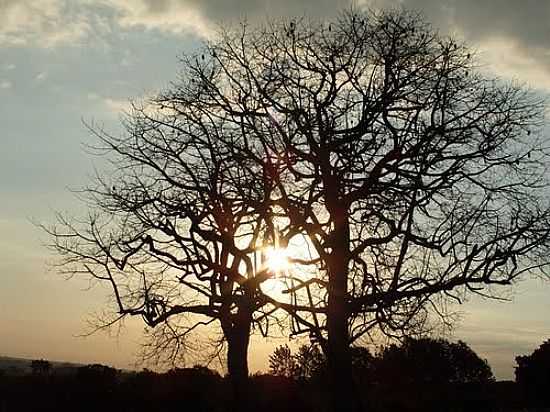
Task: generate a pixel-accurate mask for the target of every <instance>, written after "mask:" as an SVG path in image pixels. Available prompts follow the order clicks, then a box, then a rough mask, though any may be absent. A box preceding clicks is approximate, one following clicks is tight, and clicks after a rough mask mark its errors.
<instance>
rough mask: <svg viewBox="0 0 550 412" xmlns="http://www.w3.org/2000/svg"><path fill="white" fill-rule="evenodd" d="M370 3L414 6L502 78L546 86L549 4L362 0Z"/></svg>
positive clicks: (549, 80)
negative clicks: (473, 50) (463, 42)
mask: <svg viewBox="0 0 550 412" xmlns="http://www.w3.org/2000/svg"><path fill="white" fill-rule="evenodd" d="M367 2H368V3H369V4H370V5H373V6H375V7H396V6H398V7H401V6H403V7H406V8H408V9H412V10H419V11H420V12H422V13H423V14H424V15H425V17H426V19H427V20H428V21H429V22H431V23H432V24H433V26H434V27H435V28H437V29H439V30H440V31H441V32H443V33H450V34H452V35H458V36H459V37H462V38H464V39H465V40H466V41H467V42H468V43H469V44H470V45H472V46H473V47H475V48H477V49H479V50H480V51H481V58H482V63H483V64H486V65H488V66H490V67H491V68H492V71H493V72H495V73H497V74H498V75H500V76H502V77H507V78H513V79H519V80H521V81H524V82H527V83H530V84H531V85H532V86H533V87H537V88H541V89H546V90H547V91H549V90H550V43H548V39H549V38H550V24H549V23H548V22H549V21H550V2H547V1H540V0H524V1H516V0H484V1H478V0H460V1H456V0H370V1H369V0H367Z"/></svg>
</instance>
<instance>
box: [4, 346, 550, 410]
mask: <svg viewBox="0 0 550 412" xmlns="http://www.w3.org/2000/svg"><path fill="white" fill-rule="evenodd" d="M320 353H321V352H320V351H319V350H318V348H316V347H315V346H302V347H300V348H299V349H298V351H297V352H296V353H292V352H291V350H290V349H289V348H288V347H287V346H281V347H279V348H277V349H276V350H275V352H274V353H273V355H272V356H271V357H270V373H269V374H258V375H253V376H252V377H251V380H250V400H249V401H250V406H251V408H252V410H258V411H262V412H269V411H300V412H308V411H324V410H327V405H328V399H327V396H328V395H327V393H328V391H327V386H328V385H330V383H329V382H328V378H327V374H326V373H325V372H324V368H325V366H324V364H325V361H324V358H323V356H322V355H321V354H320ZM549 355H550V341H547V342H545V343H543V345H541V347H540V348H538V349H537V350H536V351H535V352H533V354H531V355H527V356H521V357H518V358H517V359H516V360H517V363H518V366H517V367H516V382H511V381H506V382H496V381H495V380H494V377H493V375H492V372H491V370H490V367H489V366H488V364H487V363H486V362H485V361H483V360H481V359H480V358H479V357H478V356H477V355H476V354H475V352H473V351H472V350H471V349H470V348H469V347H468V345H466V344H465V343H464V342H458V343H451V342H448V341H445V340H442V339H408V340H406V341H405V342H403V344H402V345H391V346H389V347H386V348H385V349H383V350H382V351H380V352H379V353H377V354H372V353H370V352H369V351H368V350H367V349H366V348H355V349H354V351H353V364H354V379H355V384H356V396H357V397H358V399H359V400H360V401H361V404H362V405H363V408H364V410H365V411H373V412H383V411H384V412H385V411H396V412H397V411H456V412H459V411H502V412H504V411H520V410H521V411H525V410H533V411H534V410H537V411H539V410H545V409H544V408H546V407H550V393H549V392H550V391H548V388H550V356H549ZM29 366H30V368H29V369H28V370H27V372H28V373H26V374H21V373H14V372H15V370H14V369H13V367H12V368H11V369H7V370H0V412H11V411H26V410H40V411H54V410H55V411H62V410H78V411H82V410H84V411H92V410H94V411H128V412H130V411H134V412H137V411H163V410H176V409H177V410H188V411H212V412H214V411H220V412H222V411H228V410H229V409H230V405H231V390H230V385H229V382H228V380H227V378H225V377H222V376H221V375H220V374H219V373H218V372H215V371H213V370H211V369H208V368H206V367H203V366H194V367H192V368H175V369H172V370H170V371H168V372H166V373H155V372H152V371H149V370H146V369H144V370H143V371H141V372H128V371H120V370H117V369H114V368H111V367H109V366H104V365H97V364H96V365H86V366H74V367H70V366H66V365H65V366H62V367H54V366H52V364H51V363H50V362H48V361H47V360H35V361H32V362H31V363H30V365H29ZM549 410H550V409H549Z"/></svg>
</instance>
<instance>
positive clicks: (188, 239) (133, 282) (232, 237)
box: [45, 78, 284, 410]
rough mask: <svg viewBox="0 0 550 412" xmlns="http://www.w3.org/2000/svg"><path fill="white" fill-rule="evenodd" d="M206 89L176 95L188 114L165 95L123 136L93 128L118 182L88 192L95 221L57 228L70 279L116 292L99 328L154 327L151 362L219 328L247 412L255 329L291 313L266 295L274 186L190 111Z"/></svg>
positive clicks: (134, 118) (218, 121) (213, 122)
mask: <svg viewBox="0 0 550 412" xmlns="http://www.w3.org/2000/svg"><path fill="white" fill-rule="evenodd" d="M194 81H195V79H194V78H193V79H192V80H191V81H190V82H189V89H186V90H183V89H179V90H178V93H179V94H178V96H177V98H176V97H172V96H171V97H170V98H174V99H177V102H178V106H173V107H170V108H168V107H167V103H168V102H166V96H164V95H159V96H157V97H156V98H153V99H151V100H150V101H149V102H147V103H146V104H144V105H142V106H137V105H135V106H134V107H133V110H132V112H130V113H128V114H127V116H126V120H125V124H124V126H125V129H126V132H125V133H124V134H123V135H122V136H120V137H117V136H113V135H109V134H108V133H107V132H105V131H104V130H102V129H100V128H96V127H91V128H90V130H91V131H92V133H94V134H95V135H96V137H97V138H98V139H99V144H98V145H97V146H95V147H93V148H92V149H93V150H97V151H98V153H99V154H101V155H104V154H105V155H107V156H108V158H109V159H110V161H111V163H112V166H113V168H112V173H111V174H110V175H108V174H107V173H106V172H105V173H103V174H98V175H97V179H96V181H95V183H93V184H92V185H90V186H89V187H87V188H86V189H84V190H83V192H82V197H83V198H84V200H85V201H86V202H88V204H89V205H90V206H91V211H90V213H89V215H88V216H87V217H86V218H85V219H83V220H76V219H68V218H66V217H64V216H63V215H61V214H60V215H58V223H57V225H55V226H53V227H46V228H45V229H46V230H47V231H48V233H49V234H50V235H52V237H53V239H54V244H53V245H52V246H53V248H54V250H55V251H56V252H57V253H59V254H60V255H61V257H62V259H61V261H60V262H59V267H60V270H61V271H62V272H64V273H67V274H70V275H84V276H87V277H91V278H92V279H93V280H96V281H100V282H104V283H107V284H108V285H109V286H110V288H111V290H112V298H113V302H114V304H115V307H114V310H113V313H114V318H111V319H107V320H104V319H103V320H102V319H100V324H99V327H104V326H109V325H111V324H114V323H115V322H118V321H119V320H121V319H123V318H124V317H126V316H141V317H142V318H143V320H144V321H145V323H146V324H147V325H148V326H150V327H151V328H153V329H152V331H151V335H150V337H151V338H152V340H151V341H150V342H149V343H148V344H147V347H146V349H145V351H146V353H147V355H148V356H155V355H159V354H160V355H161V356H163V357H164V358H170V359H173V358H176V357H177V356H178V355H180V354H181V353H182V352H189V351H190V350H191V349H192V347H193V343H194V342H196V341H197V334H196V333H195V332H197V331H198V330H199V329H200V328H201V327H202V328H203V329H204V328H206V330H205V332H204V333H206V334H209V335H212V334H215V329H214V328H212V327H210V326H211V325H213V324H214V323H219V326H220V327H221V331H222V335H223V338H224V339H225V341H226V343H227V368H228V372H229V376H230V378H231V382H232V384H233V388H234V397H235V408H236V409H237V410H243V409H246V407H247V380H248V363H247V354H248V345H249V338H250V334H251V332H252V328H253V327H255V326H256V325H257V326H258V327H259V330H260V332H261V333H263V334H264V335H265V334H267V333H268V328H269V325H270V322H269V320H270V315H271V313H272V312H273V311H274V310H275V309H276V308H277V307H279V306H280V305H278V304H277V305H274V304H276V301H275V300H274V299H272V298H270V297H269V296H267V295H264V294H263V292H262V290H261V289H260V284H261V283H262V282H263V281H265V280H267V279H269V277H270V276H271V275H272V274H273V273H272V271H271V270H270V268H269V267H268V264H269V261H268V260H269V256H266V253H269V248H272V247H273V246H274V245H275V244H276V233H275V232H274V231H273V225H272V222H271V219H272V217H271V216H270V213H269V212H268V205H267V204H266V202H268V201H270V198H271V197H270V194H269V191H270V184H271V183H270V177H269V175H267V174H264V175H263V177H262V172H261V170H259V171H258V170H254V167H256V168H257V166H255V165H249V163H250V162H249V161H248V160H247V159H241V158H239V157H238V156H234V153H233V152H232V151H231V148H230V146H228V145H227V143H225V142H224V141H223V140H221V139H219V134H223V133H224V132H225V131H224V128H225V126H224V119H223V117H220V116H219V114H218V113H216V112H215V111H214V110H213V111H206V112H205V111H203V110H197V111H196V110H195V109H196V106H194V105H190V104H186V103H185V99H188V100H189V101H194V100H195V99H196V98H197V96H200V94H201V93H202V87H203V86H200V85H199V86H196V85H195V84H194ZM258 173H259V175H260V177H259V178H258ZM243 199H246V202H245V201H243ZM283 306H284V304H283ZM279 321H280V319H277V322H279ZM160 352H164V353H160Z"/></svg>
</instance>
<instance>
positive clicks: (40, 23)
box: [0, 0, 99, 48]
mask: <svg viewBox="0 0 550 412" xmlns="http://www.w3.org/2000/svg"><path fill="white" fill-rule="evenodd" d="M85 6H86V2H85V1H83V0H76V1H74V2H70V1H68V0H3V1H2V2H0V45H3V46H32V47H40V48H52V47H55V46H58V45H75V44H79V42H81V41H82V40H83V39H85V38H87V37H88V36H89V34H90V32H91V31H92V29H93V28H92V22H93V21H94V20H95V19H96V18H99V16H94V15H93V13H91V11H90V10H89V9H87V8H86V7H85ZM92 16H93V17H92Z"/></svg>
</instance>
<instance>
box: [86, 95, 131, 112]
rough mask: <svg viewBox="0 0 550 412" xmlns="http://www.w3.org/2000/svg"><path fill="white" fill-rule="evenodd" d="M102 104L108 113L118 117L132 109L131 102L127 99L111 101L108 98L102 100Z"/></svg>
mask: <svg viewBox="0 0 550 412" xmlns="http://www.w3.org/2000/svg"><path fill="white" fill-rule="evenodd" d="M88 97H90V96H88ZM103 104H104V105H105V106H106V107H107V108H108V109H109V111H111V112H113V113H114V114H118V115H120V114H123V113H126V112H129V111H130V109H131V107H132V105H131V102H130V101H129V100H127V99H126V100H124V99H112V98H108V97H107V98H104V99H103Z"/></svg>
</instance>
